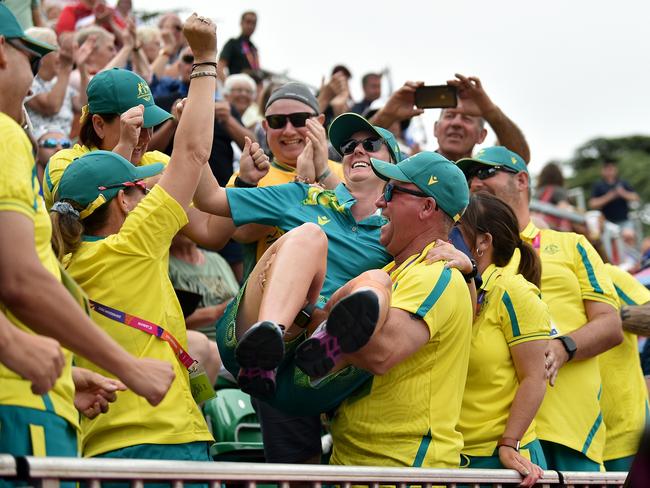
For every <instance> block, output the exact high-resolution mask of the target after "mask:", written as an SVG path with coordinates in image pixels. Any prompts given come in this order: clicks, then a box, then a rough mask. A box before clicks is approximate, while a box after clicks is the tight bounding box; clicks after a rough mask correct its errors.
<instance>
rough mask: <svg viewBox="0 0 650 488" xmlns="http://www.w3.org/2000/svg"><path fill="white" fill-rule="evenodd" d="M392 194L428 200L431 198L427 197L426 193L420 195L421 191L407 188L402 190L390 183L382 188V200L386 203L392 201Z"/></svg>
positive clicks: (400, 187) (401, 187)
mask: <svg viewBox="0 0 650 488" xmlns="http://www.w3.org/2000/svg"><path fill="white" fill-rule="evenodd" d="M394 192H399V193H408V194H409V195H413V196H416V197H422V198H429V197H430V196H431V195H427V194H426V193H422V192H421V191H417V190H410V189H409V188H404V187H403V186H397V185H394V184H392V183H387V184H386V186H385V187H384V200H385V201H386V203H388V202H390V201H391V200H392V199H393V193H394Z"/></svg>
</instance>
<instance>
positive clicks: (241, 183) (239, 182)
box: [235, 176, 257, 188]
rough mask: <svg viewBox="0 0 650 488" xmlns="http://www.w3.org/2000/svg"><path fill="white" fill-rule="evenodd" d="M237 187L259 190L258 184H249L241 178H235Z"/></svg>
mask: <svg viewBox="0 0 650 488" xmlns="http://www.w3.org/2000/svg"><path fill="white" fill-rule="evenodd" d="M235 186H236V187H237V188H257V184H253V183H248V182H247V181H244V180H242V179H241V178H240V177H239V176H237V177H236V178H235Z"/></svg>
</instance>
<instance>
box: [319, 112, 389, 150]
mask: <svg viewBox="0 0 650 488" xmlns="http://www.w3.org/2000/svg"><path fill="white" fill-rule="evenodd" d="M361 131H368V132H371V133H372V134H375V135H376V136H377V137H379V138H380V139H382V140H385V138H384V136H383V135H381V134H380V133H379V131H377V129H375V128H374V127H373V126H372V124H371V123H370V122H368V121H367V120H366V119H364V118H363V117H361V115H359V114H355V113H352V112H348V113H344V114H341V115H339V116H338V117H336V118H335V119H334V120H333V121H332V123H331V124H330V128H329V139H330V142H331V143H332V147H334V150H335V151H336V152H337V153H339V154H340V155H341V156H343V154H342V153H341V144H343V143H344V142H345V141H347V140H348V139H349V138H350V137H351V136H352V134H354V133H355V132H361ZM391 152H392V151H391Z"/></svg>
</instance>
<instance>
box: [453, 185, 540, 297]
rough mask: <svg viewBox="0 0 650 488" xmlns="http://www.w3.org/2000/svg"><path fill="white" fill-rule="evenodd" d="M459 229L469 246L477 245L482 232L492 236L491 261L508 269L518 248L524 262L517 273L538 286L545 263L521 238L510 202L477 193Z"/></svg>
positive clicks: (471, 200)
mask: <svg viewBox="0 0 650 488" xmlns="http://www.w3.org/2000/svg"><path fill="white" fill-rule="evenodd" d="M460 227H461V229H462V231H463V234H464V236H465V237H466V238H467V239H469V240H470V243H474V242H476V236H477V234H479V233H489V234H491V235H492V248H493V252H492V261H493V262H494V264H495V265H497V266H506V265H507V264H508V263H509V262H510V259H511V258H512V255H513V253H514V252H515V249H519V251H520V252H521V261H520V262H519V269H518V270H517V272H518V273H520V274H522V275H523V277H524V278H526V279H527V280H528V281H530V282H531V283H533V284H534V285H535V286H537V287H539V285H540V281H541V277H542V263H541V261H540V260H539V256H538V255H537V253H536V252H535V250H534V249H533V247H532V246H531V245H530V244H528V243H527V242H524V241H522V240H521V237H519V225H518V223H517V217H516V216H515V213H514V212H513V211H512V209H511V208H510V207H509V206H508V204H507V203H505V202H503V201H501V200H499V199H498V198H497V197H495V196H494V195H491V194H489V193H485V192H478V193H474V194H473V195H472V196H471V198H470V201H469V206H468V207H467V210H466V211H465V213H464V214H463V217H462V218H461V219H460ZM470 245H471V244H470Z"/></svg>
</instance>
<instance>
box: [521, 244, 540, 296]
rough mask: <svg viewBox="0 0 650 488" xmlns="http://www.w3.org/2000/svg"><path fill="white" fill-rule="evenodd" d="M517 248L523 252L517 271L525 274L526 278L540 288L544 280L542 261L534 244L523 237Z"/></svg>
mask: <svg viewBox="0 0 650 488" xmlns="http://www.w3.org/2000/svg"><path fill="white" fill-rule="evenodd" d="M517 248H518V249H519V252H520V253H521V261H519V269H517V273H519V274H521V275H523V277H524V278H526V280H528V281H530V282H531V283H532V284H533V285H535V286H536V287H537V288H539V287H540V283H541V280H542V262H541V261H540V259H539V256H538V255H537V252H535V249H533V246H531V245H530V244H528V243H527V242H524V241H522V240H521V239H520V240H519V244H518V246H517Z"/></svg>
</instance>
